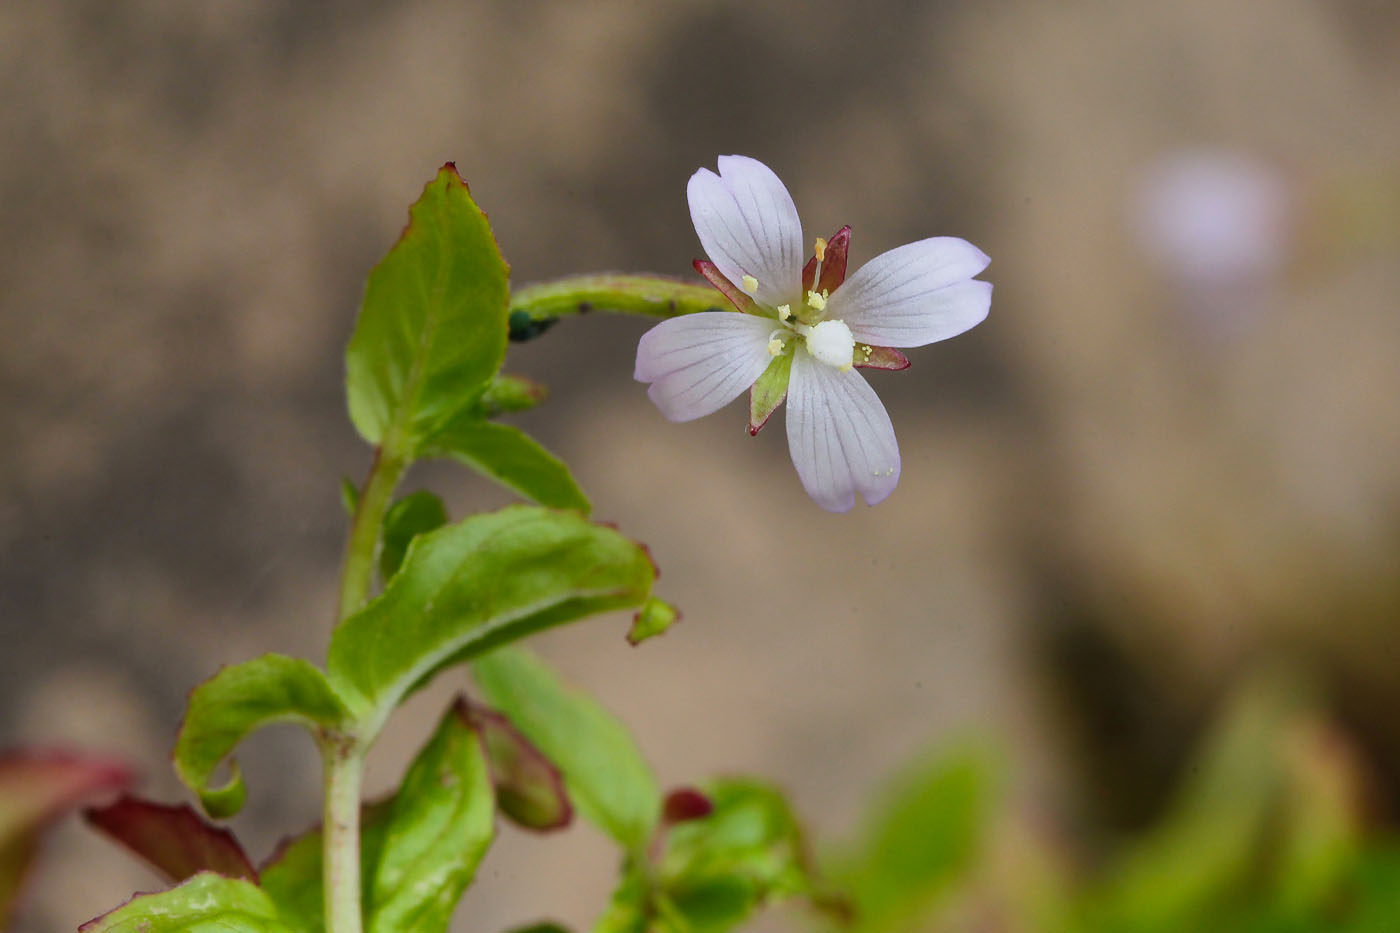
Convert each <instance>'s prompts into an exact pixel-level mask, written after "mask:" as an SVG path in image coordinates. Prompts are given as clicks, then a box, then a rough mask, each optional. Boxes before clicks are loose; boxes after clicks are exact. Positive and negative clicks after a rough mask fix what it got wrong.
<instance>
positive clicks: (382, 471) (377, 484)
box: [336, 447, 407, 622]
mask: <svg viewBox="0 0 1400 933" xmlns="http://www.w3.org/2000/svg"><path fill="white" fill-rule="evenodd" d="M406 465H407V464H406V463H405V462H404V460H403V459H402V458H400V457H396V456H392V455H390V454H388V453H386V452H385V450H384V448H383V447H380V448H378V449H377V450H375V452H374V463H373V465H372V466H371V467H370V471H369V478H368V479H366V480H365V485H364V487H363V488H362V489H361V490H360V501H359V504H358V505H357V506H356V508H355V518H354V520H353V522H352V523H351V525H350V542H349V544H347V545H346V548H345V566H344V569H343V570H342V571H341V574H340V607H339V609H338V610H337V613H336V618H337V620H339V621H341V622H344V621H345V620H346V619H348V618H349V617H350V616H351V615H353V614H354V613H355V612H356V611H358V610H359V609H360V607H361V606H363V605H364V604H365V599H366V597H367V596H368V595H369V583H370V577H371V575H372V574H373V573H374V554H375V550H376V549H377V548H378V546H379V531H380V526H381V525H382V524H383V523H384V512H385V510H386V509H388V508H389V500H390V499H391V498H392V497H393V495H394V489H395V487H397V486H398V484H399V479H400V478H401V477H402V476H403V471H404V468H405V466H406Z"/></svg>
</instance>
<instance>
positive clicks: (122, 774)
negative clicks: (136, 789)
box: [0, 751, 133, 927]
mask: <svg viewBox="0 0 1400 933" xmlns="http://www.w3.org/2000/svg"><path fill="white" fill-rule="evenodd" d="M132 780H133V774H132V772H131V770H130V768H128V767H127V766H126V764H124V763H122V762H120V761H117V760H115V759H111V758H100V757H96V756H92V757H88V756H83V755H76V754H72V753H69V752H57V751H11V752H0V927H3V926H4V925H5V921H6V919H7V917H8V916H9V913H10V910H11V909H12V908H13V906H14V903H15V901H16V899H17V898H18V895H19V891H20V888H21V886H22V884H23V881H24V877H25V874H26V873H27V871H28V869H29V865H30V863H31V862H32V861H33V859H34V855H35V852H36V851H37V850H38V847H39V834H40V833H41V832H42V831H43V829H44V827H46V826H47V825H48V824H49V823H51V822H53V821H54V820H56V819H58V818H59V817H60V816H62V815H63V814H64V813H65V812H67V811H68V810H70V809H72V808H74V807H76V806H78V805H79V804H81V803H82V802H84V801H85V800H87V799H89V798H91V797H93V796H96V795H98V794H102V793H109V792H113V791H118V790H121V789H123V788H125V787H127V786H129V785H130V784H131V782H132Z"/></svg>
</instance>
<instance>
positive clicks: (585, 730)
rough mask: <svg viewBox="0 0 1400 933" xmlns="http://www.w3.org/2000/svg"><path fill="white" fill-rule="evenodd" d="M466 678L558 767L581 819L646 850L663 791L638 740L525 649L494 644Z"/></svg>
mask: <svg viewBox="0 0 1400 933" xmlns="http://www.w3.org/2000/svg"><path fill="white" fill-rule="evenodd" d="M472 679H473V680H474V681H475V682H476V685H477V688H478V689H479V690H480V691H481V693H482V694H483V695H484V696H485V697H486V699H487V700H488V701H489V702H490V704H491V705H492V706H494V707H495V708H496V709H499V710H500V711H501V712H503V713H505V714H506V715H507V716H509V717H510V721H511V722H512V723H513V724H514V725H515V727H516V728H517V729H519V730H520V731H521V732H523V733H524V734H525V736H526V737H527V738H529V739H530V741H531V742H533V743H535V745H537V746H539V748H540V750H541V751H543V752H544V753H545V754H546V755H547V756H549V759H550V761H552V762H554V764H555V765H556V766H558V768H559V770H560V771H562V772H563V773H564V782H565V785H566V786H567V787H568V790H569V796H570V798H571V799H572V800H573V801H574V804H575V806H577V807H578V810H579V812H580V813H581V814H582V815H583V816H584V818H585V819H587V820H589V821H590V822H592V823H594V824H595V825H597V826H598V827H599V828H601V829H602V830H603V831H604V832H606V833H607V834H608V835H610V836H612V837H613V838H614V839H616V840H617V841H618V842H620V843H621V844H622V845H623V846H624V847H626V848H627V849H629V850H631V851H634V852H637V851H641V850H642V849H643V848H645V846H646V845H647V842H648V841H649V840H650V839H651V835H652V831H653V830H654V829H655V827H656V824H657V820H658V819H659V817H660V814H661V791H660V788H659V787H658V786H657V783H656V778H655V777H654V776H653V775H652V773H651V768H650V767H648V765H647V763H646V760H645V759H644V758H643V757H642V753H641V752H640V751H639V750H638V748H637V745H636V743H635V742H634V741H633V740H632V737H631V736H630V735H629V734H628V732H627V730H626V729H625V728H624V727H623V725H622V724H621V723H620V722H618V721H617V720H616V719H615V718H613V716H612V714H611V713H609V712H608V711H607V710H605V709H603V707H602V706H600V705H599V704H598V703H597V702H596V701H595V700H593V699H592V698H591V697H589V696H587V695H585V694H583V693H581V692H579V691H577V690H574V689H572V688H570V687H568V686H566V685H565V684H564V683H563V682H562V681H560V679H559V678H558V676H557V675H556V674H555V673H554V672H553V671H552V670H550V669H549V667H548V666H547V665H546V664H545V663H544V662H543V661H541V660H540V659H539V658H537V657H535V656H534V655H533V654H531V653H530V652H528V651H525V650H523V649H517V648H511V649H499V650H496V651H493V652H492V653H490V654H488V655H485V656H483V657H480V658H478V659H476V660H475V661H474V662H473V663H472Z"/></svg>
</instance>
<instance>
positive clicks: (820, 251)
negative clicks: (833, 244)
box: [813, 237, 826, 262]
mask: <svg viewBox="0 0 1400 933" xmlns="http://www.w3.org/2000/svg"><path fill="white" fill-rule="evenodd" d="M813 251H814V252H815V253H816V254H817V262H826V240H823V239H822V238H821V237H817V245H816V246H815V247H813Z"/></svg>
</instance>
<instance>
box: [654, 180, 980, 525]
mask: <svg viewBox="0 0 1400 933" xmlns="http://www.w3.org/2000/svg"><path fill="white" fill-rule="evenodd" d="M686 194H687V196H688V198H689V201H690V216H691V220H692V221H694V223H695V232H696V233H697V234H698V235H699V237H700V243H701V245H702V246H703V247H704V249H705V254H706V255H707V256H709V258H710V261H709V262H706V261H704V260H698V259H697V260H696V261H695V268H696V270H697V271H699V272H700V274H701V275H703V276H704V277H705V278H706V279H708V280H709V282H710V283H711V284H712V285H714V286H715V287H716V288H717V289H719V291H721V292H722V293H723V294H724V295H725V297H726V298H728V299H729V301H730V302H731V303H732V304H733V305H734V307H735V308H736V309H737V311H739V312H740V313H737V314H736V313H734V312H730V311H706V312H701V313H698V314H689V315H685V316H683V317H677V318H672V319H670V320H667V321H663V322H662V323H660V324H658V325H657V326H656V327H654V328H652V329H651V330H650V331H648V332H647V333H646V334H645V335H643V337H642V339H641V342H640V343H639V344H638V346H637V365H636V372H635V376H636V378H637V380H638V381H640V382H647V383H650V384H651V385H650V387H649V388H648V389H647V395H648V396H650V397H651V400H652V401H653V402H655V403H656V406H657V407H658V408H659V409H661V413H662V414H663V415H665V416H666V417H667V418H668V419H670V420H671V421H690V420H692V419H694V418H699V417H701V416H703V415H708V414H710V413H711V412H714V411H717V410H719V409H720V408H723V407H724V406H725V405H727V404H728V403H729V402H730V401H732V400H733V399H734V398H735V396H737V395H738V394H739V393H740V392H742V391H743V390H744V389H745V388H747V389H749V431H750V433H751V434H757V433H758V431H759V429H760V428H762V427H763V425H764V423H765V422H766V421H767V420H768V417H769V416H770V415H771V414H772V413H773V411H774V410H775V409H776V408H777V407H778V406H779V405H780V404H782V402H783V399H784V398H785V397H786V398H787V401H788V416H787V434H788V448H789V450H790V452H791V454H792V462H793V466H795V467H796V468H797V475H798V477H799V478H800V479H801V480H802V485H803V487H804V488H805V489H806V490H807V494H808V495H810V496H811V497H812V499H813V500H814V501H815V502H816V503H817V504H818V505H820V506H821V507H822V508H824V509H828V510H829V511H833V512H845V511H847V510H849V509H850V508H851V506H853V505H854V504H855V496H856V493H857V492H859V493H860V494H861V496H862V497H863V498H864V499H865V501H866V502H867V503H869V504H870V505H875V504H876V503H878V502H881V501H883V500H884V499H885V498H886V497H887V496H889V494H890V493H891V492H893V491H894V487H895V485H896V484H898V482H899V468H900V465H899V445H898V444H897V443H896V442H895V437H894V427H893V425H891V424H890V418H889V415H888V414H887V413H886V412H885V407H884V405H882V404H881V403H880V399H879V398H878V397H877V396H876V395H875V391H874V390H873V389H871V388H870V385H869V383H867V382H866V381H865V378H864V377H863V376H861V375H860V374H859V373H857V372H855V370H856V369H893V370H898V369H906V368H908V366H909V360H908V359H907V358H906V357H905V356H904V354H902V353H900V352H899V350H897V349H894V348H895V347H921V346H923V345H925V344H929V343H934V342H935V341H938V340H944V339H946V338H948V337H954V336H956V335H958V334H961V333H962V332H963V331H965V330H967V329H969V328H971V327H973V326H975V325H976V324H978V323H980V322H981V321H982V320H983V319H984V318H986V316H987V310H988V308H989V307H990V305H991V300H992V286H991V283H989V282H982V281H978V280H976V279H974V278H973V276H975V275H977V274H978V273H979V272H981V271H982V270H983V269H985V268H986V267H987V264H988V263H989V262H990V260H989V259H988V258H987V256H986V254H985V253H983V252H982V251H981V250H979V249H977V247H975V246H973V245H972V244H971V243H968V242H967V241H966V240H961V239H958V238H956V237H932V238H930V239H927V240H919V241H918V242H915V243H909V244H907V245H905V246H901V247H898V248H896V249H892V250H890V251H889V252H887V253H883V254H881V255H879V256H877V257H875V258H874V259H873V260H871V261H870V262H868V263H866V264H865V265H864V266H862V267H861V268H860V269H858V270H857V271H856V272H855V273H854V274H853V275H852V276H851V277H850V278H849V279H847V278H846V253H847V250H848V248H849V246H850V239H851V230H850V227H843V228H842V229H841V230H840V231H839V232H837V233H836V235H835V236H833V237H832V238H831V240H830V241H826V240H822V239H820V238H819V239H817V240H816V245H815V250H814V255H813V256H812V257H811V258H810V259H808V260H807V262H806V264H805V265H804V264H803V243H804V240H803V237H802V224H801V221H800V220H799V219H798V215H797V208H796V206H794V204H793V201H792V196H791V195H790V194H788V191H787V188H786V187H784V186H783V183H782V181H780V180H779V178H778V176H777V175H775V174H774V173H773V171H772V170H771V169H770V168H768V166H766V165H764V164H763V163H762V162H759V161H757V160H755V159H750V158H747V157H744V156H720V158H719V174H718V175H716V174H715V173H714V172H711V171H710V170H709V169H704V168H702V169H700V170H699V171H698V172H696V173H695V174H694V175H693V176H691V179H690V184H689V186H688V188H687V192H686Z"/></svg>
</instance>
